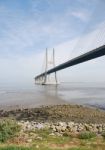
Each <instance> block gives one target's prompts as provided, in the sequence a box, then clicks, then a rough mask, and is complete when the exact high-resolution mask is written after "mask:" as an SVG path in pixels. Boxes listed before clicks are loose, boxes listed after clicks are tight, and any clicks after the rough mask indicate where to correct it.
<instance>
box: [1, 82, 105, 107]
mask: <svg viewBox="0 0 105 150" xmlns="http://www.w3.org/2000/svg"><path fill="white" fill-rule="evenodd" d="M27 87H28V88H25V86H21V87H6V86H1V87H0V107H1V108H5V107H9V108H13V107H14V106H15V107H25V106H26V107H37V106H40V105H49V104H62V103H65V102H67V103H76V104H85V105H97V106H101V107H104V106H105V83H68V84H66V83H62V84H60V85H59V86H57V87H56V86H40V85H30V86H27ZM104 108H105V107H104Z"/></svg>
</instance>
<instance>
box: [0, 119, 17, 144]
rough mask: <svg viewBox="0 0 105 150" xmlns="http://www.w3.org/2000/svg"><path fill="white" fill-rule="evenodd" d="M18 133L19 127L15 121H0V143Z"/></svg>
mask: <svg viewBox="0 0 105 150" xmlns="http://www.w3.org/2000/svg"><path fill="white" fill-rule="evenodd" d="M19 131H20V126H19V125H18V124H17V122H16V121H15V120H11V119H1V120H0V142H5V141H7V140H8V139H10V138H12V137H14V136H15V135H16V134H17V133H18V132H19Z"/></svg>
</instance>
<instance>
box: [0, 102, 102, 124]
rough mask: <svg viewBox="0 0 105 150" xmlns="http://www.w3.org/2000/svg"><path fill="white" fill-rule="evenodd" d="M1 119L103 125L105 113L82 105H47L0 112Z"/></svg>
mask: <svg viewBox="0 0 105 150" xmlns="http://www.w3.org/2000/svg"><path fill="white" fill-rule="evenodd" d="M0 117H1V118H14V119H16V120H19V121H23V120H24V121H35V122H57V121H64V122H69V121H73V122H76V123H105V111H104V110H101V109H98V108H95V107H87V106H83V105H76V104H74V105H71V104H62V105H47V106H40V107H35V108H18V109H14V110H13V109H11V110H3V109H2V110H0Z"/></svg>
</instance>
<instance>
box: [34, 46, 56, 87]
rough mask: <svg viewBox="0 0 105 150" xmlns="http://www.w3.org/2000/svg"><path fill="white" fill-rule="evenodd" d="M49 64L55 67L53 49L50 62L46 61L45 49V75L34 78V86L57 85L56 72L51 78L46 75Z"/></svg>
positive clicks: (49, 75)
mask: <svg viewBox="0 0 105 150" xmlns="http://www.w3.org/2000/svg"><path fill="white" fill-rule="evenodd" d="M49 64H52V67H55V51H54V49H53V60H52V61H49V60H48V50H47V49H46V66H45V73H44V74H43V75H41V76H38V77H36V78H35V83H36V84H41V85H57V84H58V81H57V74H56V71H55V72H54V76H53V77H51V74H47V71H48V66H49Z"/></svg>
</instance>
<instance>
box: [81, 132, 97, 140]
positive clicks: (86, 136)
mask: <svg viewBox="0 0 105 150" xmlns="http://www.w3.org/2000/svg"><path fill="white" fill-rule="evenodd" d="M95 136H96V134H95V133H93V132H81V133H80V134H79V138H80V139H91V138H93V137H95Z"/></svg>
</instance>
